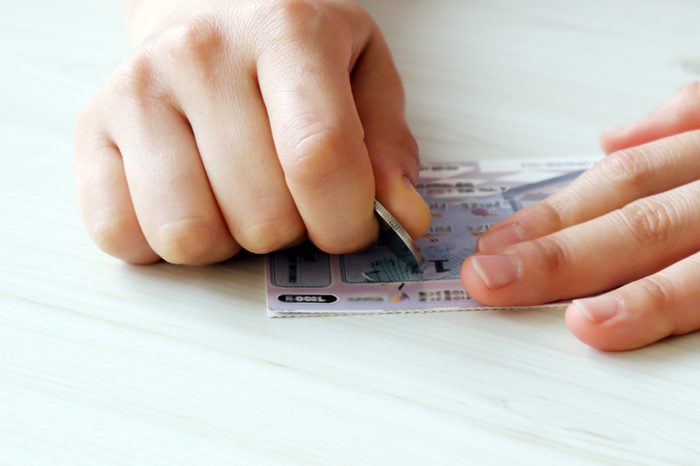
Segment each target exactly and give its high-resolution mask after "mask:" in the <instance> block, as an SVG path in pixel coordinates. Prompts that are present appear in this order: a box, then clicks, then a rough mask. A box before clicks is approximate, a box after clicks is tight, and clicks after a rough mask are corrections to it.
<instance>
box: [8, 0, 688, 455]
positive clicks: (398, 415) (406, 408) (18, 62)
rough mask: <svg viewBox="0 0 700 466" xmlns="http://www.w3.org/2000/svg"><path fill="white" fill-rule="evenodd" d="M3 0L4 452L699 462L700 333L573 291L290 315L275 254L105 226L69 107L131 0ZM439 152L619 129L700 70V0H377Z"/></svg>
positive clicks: (433, 152)
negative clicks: (602, 307)
mask: <svg viewBox="0 0 700 466" xmlns="http://www.w3.org/2000/svg"><path fill="white" fill-rule="evenodd" d="M5 3H6V4H5V5H3V8H2V9H3V13H2V15H0V57H2V60H0V69H1V70H2V71H1V74H0V82H1V83H2V89H1V90H0V147H1V149H2V150H1V151H0V157H1V160H2V170H0V194H1V195H0V214H1V216H2V217H1V220H0V464H2V465H12V466H15V465H25V464H26V465H29V464H32V465H34V464H36V465H71V466H78V465H91V466H92V465H223V464H238V463H240V464H304V465H307V464H323V465H330V464H352V465H357V464H480V465H481V464H538V465H541V464H556V465H562V464H567V465H568V464H625V465H630V464H655V465H656V464H693V463H695V464H698V462H700V444H699V443H698V439H699V438H700V428H699V427H698V418H699V417H700V401H699V399H700V397H699V396H698V393H700V368H699V367H700V364H699V357H700V335H697V334H696V335H690V336H687V337H682V338H676V339H673V340H669V341H665V342H663V343H661V344H658V345H655V346H653V347H651V348H647V349H643V350H641V351H636V352H631V353H624V354H604V353H600V352H597V351H594V350H591V349H589V348H588V347H586V346H584V345H583V344H581V343H579V342H578V341H577V340H575V339H574V338H573V337H572V336H571V335H570V334H569V333H568V331H567V330H566V328H565V326H564V322H563V319H562V315H561V312H559V311H552V310H550V311H540V312H528V313H517V312H483V313H461V314H459V313H454V314H443V315H409V316H394V317H348V318H318V319H298V320H270V319H268V318H267V317H266V316H265V304H264V286H263V275H262V262H261V260H260V259H259V258H255V257H245V258H241V259H238V260H234V261H232V262H230V263H226V264H223V265H219V266H215V267H207V268H182V267H174V266H169V265H157V266H153V267H130V266H126V265H124V264H121V263H119V262H117V261H115V260H113V259H110V258H108V257H106V256H105V255H103V254H101V253H100V252H98V251H97V249H96V248H95V247H94V246H93V245H92V244H91V243H90V241H89V239H88V238H87V235H86V234H85V232H84V231H83V228H82V226H81V223H80V220H79V217H78V213H77V209H76V206H75V203H74V199H73V197H74V195H73V176H72V160H71V159H72V127H73V120H74V119H75V116H76V114H77V112H78V111H79V109H80V108H81V107H82V106H83V105H84V103H85V102H86V101H87V100H88V99H89V98H90V97H91V96H92V95H93V94H94V93H95V92H96V91H97V90H98V89H99V87H100V86H101V84H102V83H103V81H104V80H105V79H106V77H107V76H108V75H109V73H110V71H111V69H112V68H113V67H114V66H115V65H116V64H117V63H118V62H119V60H120V59H121V58H122V57H124V56H125V55H126V54H127V53H128V49H127V45H126V39H125V36H124V33H123V31H122V25H121V12H120V6H119V5H118V2H117V0H114V1H109V2H107V1H98V2H95V1H88V0H55V1H48V0H43V1H41V0H40V1H36V2H18V1H15V2H5ZM366 5H367V7H368V8H369V9H370V10H371V11H372V12H373V13H374V14H375V16H376V19H377V21H378V22H379V23H380V25H381V26H382V27H383V29H384V30H385V32H386V34H387V36H388V39H389V42H390V43H391V46H392V49H393V50H394V51H395V54H396V59H397V62H398V64H399V67H400V69H401V71H402V73H403V76H404V79H405V83H406V88H407V92H408V99H409V115H410V120H411V124H412V126H413V127H414V129H415V131H416V134H417V136H418V139H419V141H420V143H421V145H422V147H423V153H424V156H425V158H426V159H433V160H462V159H475V158H484V157H517V156H534V157H538V156H568V155H580V154H586V155H590V154H593V153H597V152H598V147H597V134H598V130H599V129H600V128H601V127H604V126H605V125H608V124H611V123H617V122H622V121H625V120H627V119H630V118H634V117H635V116H638V115H641V114H642V113H644V112H646V111H647V110H649V109H650V108H651V107H652V106H653V105H655V104H656V103H657V102H659V101H661V100H662V99H663V98H665V97H666V96H667V95H668V94H669V93H671V92H672V91H673V90H674V89H675V88H676V87H678V86H679V85H681V84H682V83H684V82H686V81H690V80H692V79H697V78H698V74H699V73H700V48H698V43H700V41H699V39H700V32H698V27H697V24H698V18H700V3H698V2H696V1H692V0H688V1H679V0H666V1H649V2H646V1H645V2H639V1H632V0H626V1H605V0H590V1H587V2H578V1H569V0H564V1H555V0H551V1H545V0H537V1H529V2H523V1H516V0H511V1H505V0H497V1H493V0H489V1H486V0H482V1H468V0H435V1H432V0H431V1H428V0H404V1H401V0H376V1H374V2H370V1H369V0H368V1H367V2H366Z"/></svg>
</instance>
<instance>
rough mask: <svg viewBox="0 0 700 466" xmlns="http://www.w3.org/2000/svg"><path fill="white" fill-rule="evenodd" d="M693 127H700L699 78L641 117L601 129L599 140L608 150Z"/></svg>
mask: <svg viewBox="0 0 700 466" xmlns="http://www.w3.org/2000/svg"><path fill="white" fill-rule="evenodd" d="M696 129H700V81H696V82H693V83H690V84H687V85H685V86H683V87H682V88H680V89H679V90H678V91H676V92H675V93H674V94H673V95H672V96H671V97H670V98H669V99H668V100H667V101H666V102H664V103H663V104H661V106H659V107H658V108H657V109H656V110H654V111H652V112H651V113H650V114H649V115H647V116H645V117H643V118H642V119H640V120H638V121H635V122H632V123H628V124H624V125H620V126H615V127H612V128H608V129H606V130H604V131H603V132H602V134H601V137H600V140H601V145H602V146H603V150H605V152H606V153H608V154H610V153H612V152H616V151H618V150H622V149H626V148H628V147H634V146H638V145H640V144H645V143H647V142H651V141H655V140H657V139H661V138H665V137H668V136H673V135H675V134H679V133H685V132H686V131H692V130H696Z"/></svg>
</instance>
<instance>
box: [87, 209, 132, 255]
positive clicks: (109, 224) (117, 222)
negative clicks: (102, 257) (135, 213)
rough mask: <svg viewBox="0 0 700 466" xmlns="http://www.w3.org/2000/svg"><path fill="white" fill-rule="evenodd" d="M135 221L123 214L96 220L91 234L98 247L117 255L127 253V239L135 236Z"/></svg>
mask: <svg viewBox="0 0 700 466" xmlns="http://www.w3.org/2000/svg"><path fill="white" fill-rule="evenodd" d="M135 227H136V226H135V225H134V222H132V221H131V220H130V219H128V218H125V217H123V216H111V217H108V218H105V219H102V220H99V221H97V222H95V224H94V225H93V226H92V229H91V236H92V239H93V241H94V242H95V244H96V245H97V247H99V248H100V249H101V250H103V251H104V252H106V253H107V254H110V255H112V256H116V257H123V256H125V255H126V254H127V252H128V251H127V248H128V242H127V240H128V239H129V238H131V237H132V236H133V233H134V229H135Z"/></svg>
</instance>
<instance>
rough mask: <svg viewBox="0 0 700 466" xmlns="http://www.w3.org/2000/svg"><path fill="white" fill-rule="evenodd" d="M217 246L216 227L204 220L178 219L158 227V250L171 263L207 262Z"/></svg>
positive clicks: (191, 263)
mask: <svg viewBox="0 0 700 466" xmlns="http://www.w3.org/2000/svg"><path fill="white" fill-rule="evenodd" d="M215 247H216V238H215V237H214V228H213V227H212V226H211V225H210V224H209V223H208V222H206V221H204V220H201V219H184V220H177V221H173V222H169V223H166V224H164V225H161V226H160V227H159V228H158V232H157V248H156V252H157V253H158V255H159V256H160V257H162V258H163V259H164V260H165V261H166V262H170V263H171V264H180V265H198V264H203V263H206V262H207V260H208V259H209V257H210V256H211V254H212V252H213V251H214V250H215Z"/></svg>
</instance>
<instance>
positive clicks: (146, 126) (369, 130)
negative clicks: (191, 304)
mask: <svg viewBox="0 0 700 466" xmlns="http://www.w3.org/2000/svg"><path fill="white" fill-rule="evenodd" d="M125 12H126V21H127V27H128V30H129V35H130V38H131V42H132V44H133V46H134V52H133V53H132V55H131V57H129V58H128V59H127V60H125V61H124V62H123V63H122V64H121V65H120V66H119V67H118V68H117V70H116V71H115V72H114V73H113V75H112V76H111V78H110V79H109V80H108V82H107V84H106V85H105V87H104V88H103V90H102V91H101V92H100V93H99V94H98V95H97V96H96V97H95V99H94V100H93V101H92V102H91V103H90V104H89V105H88V106H87V108H86V109H85V110H84V111H83V112H82V114H81V116H80V118H79V119H78V123H77V129H76V174H77V176H76V177H77V188H78V203H79V206H80V210H81V213H82V216H83V219H84V222H85V225H86V227H87V230H88V232H89V233H90V235H91V236H92V238H93V239H94V241H95V242H96V243H97V244H98V246H100V247H101V248H102V249H103V250H104V251H105V252H107V253H109V254H111V255H113V256H115V257H118V258H120V259H123V260H125V261H127V262H131V263H135V264H147V263H153V262H156V261H159V260H161V259H164V260H166V261H168V262H171V263H175V264H188V265H200V264H209V263H214V262H219V261H222V260H226V259H228V258H230V257H232V256H234V255H235V254H237V253H238V252H239V251H240V250H241V249H247V250H249V251H252V252H255V253H266V252H270V251H273V250H277V249H280V248H284V247H287V246H290V245H293V244H296V243H299V242H300V241H302V240H304V239H305V238H309V239H310V240H311V241H313V242H314V243H315V244H316V245H317V246H318V247H319V248H321V249H322V250H324V251H326V252H329V253H347V252H352V251H355V250H358V249H361V248H364V247H366V246H367V245H369V244H370V243H371V242H372V241H373V240H374V239H375V238H376V236H377V233H378V224H377V221H376V219H375V216H374V210H373V207H374V199H375V198H376V199H378V200H379V201H380V202H382V203H383V204H384V205H385V206H386V207H387V208H388V209H389V210H390V211H391V212H392V213H393V214H394V216H395V217H397V219H399V221H400V222H402V223H403V224H404V225H405V227H406V229H407V230H408V232H409V233H410V234H411V235H412V236H414V237H418V236H421V235H423V234H424V233H425V232H426V230H427V228H428V225H429V223H430V213H429V210H428V208H427V206H426V205H425V203H424V202H423V200H422V199H421V197H420V196H419V195H418V193H417V192H416V191H415V189H414V185H415V182H416V181H417V176H418V148H417V146H416V143H415V140H414V138H413V136H412V135H411V132H410V130H409V128H408V125H407V123H406V120H405V118H404V94H403V89H402V86H401V81H400V78H399V75H398V73H397V71H396V67H395V66H394V63H393V61H392V58H391V55H390V53H389V50H388V47H387V45H386V43H385V41H384V39H383V37H382V35H381V33H380V31H379V29H378V28H377V26H376V25H375V24H374V22H373V21H372V19H371V18H370V16H369V15H368V14H367V13H366V12H365V11H364V10H363V9H362V8H361V7H360V6H359V5H358V4H357V3H356V2H355V1H351V0H205V1H202V0H131V1H127V3H126V5H125Z"/></svg>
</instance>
